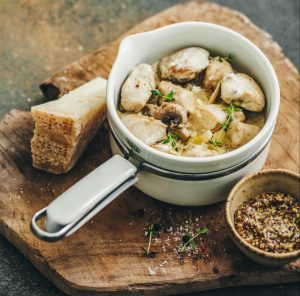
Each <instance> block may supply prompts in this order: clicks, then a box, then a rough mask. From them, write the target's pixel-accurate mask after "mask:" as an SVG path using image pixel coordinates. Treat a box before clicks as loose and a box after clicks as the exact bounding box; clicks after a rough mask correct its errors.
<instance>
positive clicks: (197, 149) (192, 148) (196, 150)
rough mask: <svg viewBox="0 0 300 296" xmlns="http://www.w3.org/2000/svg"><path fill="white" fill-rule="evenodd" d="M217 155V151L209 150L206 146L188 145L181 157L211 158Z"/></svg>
mask: <svg viewBox="0 0 300 296" xmlns="http://www.w3.org/2000/svg"><path fill="white" fill-rule="evenodd" d="M217 154H219V153H218V151H216V150H213V149H209V148H208V145H206V144H201V145H196V144H188V145H187V146H186V148H185V149H184V152H183V155H184V156H189V157H202V156H213V155H217Z"/></svg>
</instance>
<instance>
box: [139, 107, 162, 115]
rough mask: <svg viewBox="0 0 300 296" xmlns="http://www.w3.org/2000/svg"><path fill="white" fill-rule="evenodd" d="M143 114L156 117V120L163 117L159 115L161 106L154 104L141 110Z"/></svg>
mask: <svg viewBox="0 0 300 296" xmlns="http://www.w3.org/2000/svg"><path fill="white" fill-rule="evenodd" d="M141 112H142V114H143V115H145V116H149V117H154V118H156V119H160V118H161V116H162V115H159V113H160V112H162V110H161V109H160V107H159V106H157V105H154V104H146V105H145V106H144V108H143V109H142V110H141Z"/></svg>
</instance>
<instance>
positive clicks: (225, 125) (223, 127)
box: [208, 104, 242, 147]
mask: <svg viewBox="0 0 300 296" xmlns="http://www.w3.org/2000/svg"><path fill="white" fill-rule="evenodd" d="M241 110H242V109H241V108H238V107H236V106H234V105H233V104H230V105H229V106H228V107H227V108H224V109H223V111H224V112H225V113H226V114H227V119H226V121H225V122H224V123H221V122H220V125H221V131H220V133H219V134H218V136H217V138H216V139H215V140H209V141H208V143H209V144H212V145H214V146H215V147H222V143H221V142H220V141H219V138H220V136H221V134H222V133H223V132H225V131H227V130H228V128H229V124H230V123H231V122H232V121H233V114H234V113H235V112H238V111H241Z"/></svg>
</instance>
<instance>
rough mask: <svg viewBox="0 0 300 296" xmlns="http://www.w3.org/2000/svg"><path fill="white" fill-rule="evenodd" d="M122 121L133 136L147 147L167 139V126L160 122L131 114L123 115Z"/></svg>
mask: <svg viewBox="0 0 300 296" xmlns="http://www.w3.org/2000/svg"><path fill="white" fill-rule="evenodd" d="M121 120H122V122H123V123H124V125H125V126H126V127H127V128H128V130H129V131H130V132H131V133H132V134H133V135H135V136H136V137H137V138H139V139H140V140H142V141H143V142H144V143H145V144H147V145H153V144H155V143H157V142H159V141H162V140H164V139H165V138H166V131H167V126H166V125H165V124H164V123H162V122H161V121H160V120H157V119H154V118H151V117H147V116H144V115H142V114H130V113H125V114H122V115H121Z"/></svg>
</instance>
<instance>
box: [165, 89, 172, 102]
mask: <svg viewBox="0 0 300 296" xmlns="http://www.w3.org/2000/svg"><path fill="white" fill-rule="evenodd" d="M174 95H175V91H173V90H171V91H169V93H168V94H167V95H166V96H163V97H164V99H165V101H166V102H172V101H175V99H174Z"/></svg>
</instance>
